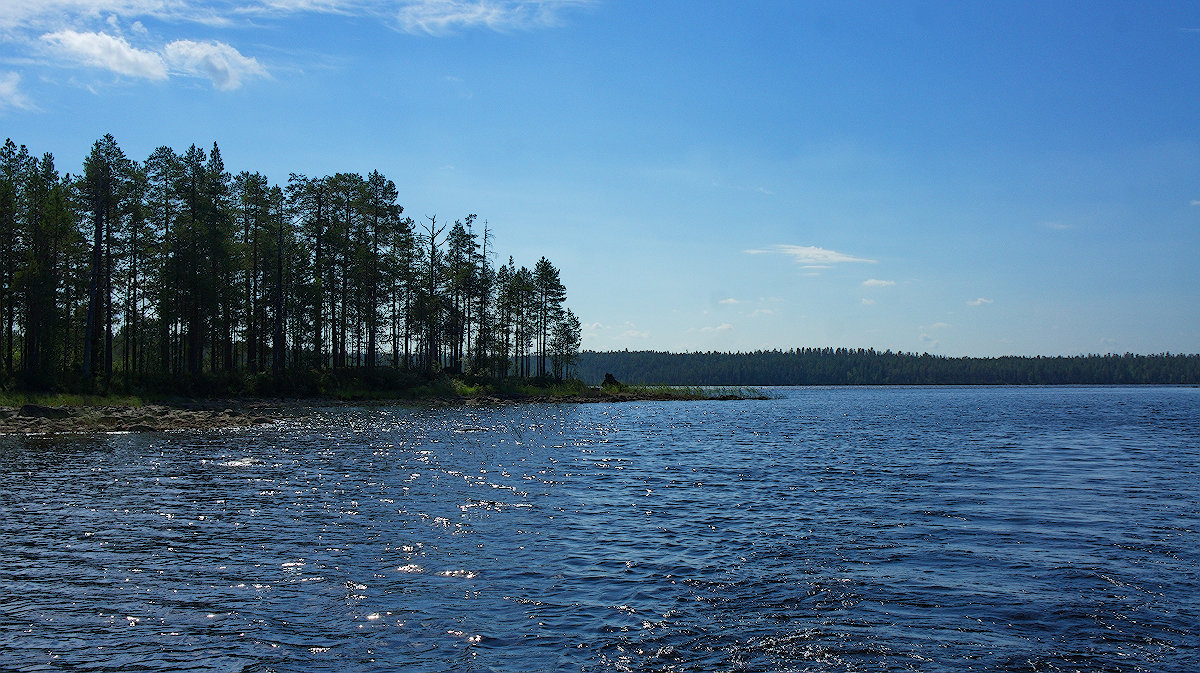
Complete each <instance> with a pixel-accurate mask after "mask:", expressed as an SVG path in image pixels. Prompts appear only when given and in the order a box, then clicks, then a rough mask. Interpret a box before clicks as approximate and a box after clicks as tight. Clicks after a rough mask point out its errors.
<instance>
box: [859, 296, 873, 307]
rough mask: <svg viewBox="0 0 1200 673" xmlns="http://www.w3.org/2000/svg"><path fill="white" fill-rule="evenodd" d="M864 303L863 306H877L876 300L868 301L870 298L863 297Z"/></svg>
mask: <svg viewBox="0 0 1200 673" xmlns="http://www.w3.org/2000/svg"><path fill="white" fill-rule="evenodd" d="M862 303H863V306H874V305H875V300H874V299H868V298H866V297H863V299H862Z"/></svg>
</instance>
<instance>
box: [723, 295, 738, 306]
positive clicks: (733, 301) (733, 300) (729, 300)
mask: <svg viewBox="0 0 1200 673" xmlns="http://www.w3.org/2000/svg"><path fill="white" fill-rule="evenodd" d="M717 303H718V304H728V305H731V306H732V305H733V304H740V303H742V302H740V301H738V300H736V299H734V298H733V297H729V298H728V299H722V300H721V301H719V302H717Z"/></svg>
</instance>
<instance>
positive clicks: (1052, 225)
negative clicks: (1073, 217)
mask: <svg viewBox="0 0 1200 673" xmlns="http://www.w3.org/2000/svg"><path fill="white" fill-rule="evenodd" d="M1042 226H1043V227H1045V228H1047V229H1053V230H1055V231H1066V230H1067V229H1073V228H1074V227H1073V226H1072V225H1070V224H1067V223H1066V222H1043V223H1042Z"/></svg>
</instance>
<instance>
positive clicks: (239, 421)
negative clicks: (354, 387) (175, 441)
mask: <svg viewBox="0 0 1200 673" xmlns="http://www.w3.org/2000/svg"><path fill="white" fill-rule="evenodd" d="M271 422H272V421H271V419H270V418H268V417H266V416H263V415H260V414H255V413H252V412H244V411H235V410H233V409H229V408H225V409H202V408H184V407H174V406H165V405H158V404H149V405H145V406H141V407H116V406H112V407H106V406H95V407H49V406H42V405H38V404H26V405H24V406H22V407H19V408H14V407H0V435H12V434H18V435H30V434H43V433H63V432H153V431H161V430H207V429H214V428H233V427H246V426H250V425H258V424H262V423H271Z"/></svg>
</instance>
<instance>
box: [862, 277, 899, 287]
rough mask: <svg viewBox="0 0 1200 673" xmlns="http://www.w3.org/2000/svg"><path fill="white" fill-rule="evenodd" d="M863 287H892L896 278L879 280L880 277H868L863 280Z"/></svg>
mask: <svg viewBox="0 0 1200 673" xmlns="http://www.w3.org/2000/svg"><path fill="white" fill-rule="evenodd" d="M862 284H863V287H891V286H893V285H895V284H896V281H894V280H879V279H878V278H868V279H867V280H864V281H863V282H862Z"/></svg>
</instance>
